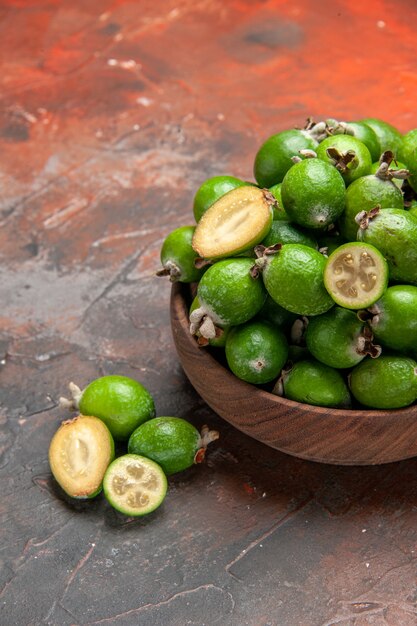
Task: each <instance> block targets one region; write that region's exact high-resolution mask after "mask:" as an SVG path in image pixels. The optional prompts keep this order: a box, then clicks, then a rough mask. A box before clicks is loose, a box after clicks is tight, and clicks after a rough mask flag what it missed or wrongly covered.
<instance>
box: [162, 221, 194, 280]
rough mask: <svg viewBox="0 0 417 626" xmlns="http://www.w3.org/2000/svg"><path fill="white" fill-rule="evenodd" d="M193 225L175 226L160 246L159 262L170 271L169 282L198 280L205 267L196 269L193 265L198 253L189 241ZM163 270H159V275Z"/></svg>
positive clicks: (191, 236) (191, 237)
mask: <svg viewBox="0 0 417 626" xmlns="http://www.w3.org/2000/svg"><path fill="white" fill-rule="evenodd" d="M194 231H195V226H181V227H180V228H176V229H175V230H173V231H172V232H171V233H169V235H168V236H167V237H166V238H165V240H164V242H163V244H162V248H161V263H162V265H163V267H164V268H166V270H168V271H169V269H170V268H171V272H170V279H171V282H176V281H179V282H181V283H194V282H198V281H199V280H200V278H201V276H202V275H203V273H204V270H205V268H203V269H197V268H196V267H195V265H194V261H195V259H197V258H198V254H197V253H196V252H195V251H194V249H193V247H192V245H191V242H192V239H193V235H194ZM177 272H178V273H177ZM163 273H164V271H162V272H161V275H162V274H163Z"/></svg>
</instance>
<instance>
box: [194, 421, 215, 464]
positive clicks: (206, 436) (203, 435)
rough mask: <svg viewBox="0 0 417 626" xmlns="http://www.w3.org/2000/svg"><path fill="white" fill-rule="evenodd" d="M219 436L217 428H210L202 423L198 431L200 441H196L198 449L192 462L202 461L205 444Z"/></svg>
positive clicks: (204, 454) (205, 448) (204, 453)
mask: <svg viewBox="0 0 417 626" xmlns="http://www.w3.org/2000/svg"><path fill="white" fill-rule="evenodd" d="M219 437H220V434H219V431H218V430H210V428H209V427H208V426H207V424H204V426H203V427H202V429H201V432H200V441H199V443H198V450H197V452H196V453H195V456H194V463H202V462H203V461H204V458H205V456H206V450H207V446H208V445H210V443H211V442H212V441H216V439H219Z"/></svg>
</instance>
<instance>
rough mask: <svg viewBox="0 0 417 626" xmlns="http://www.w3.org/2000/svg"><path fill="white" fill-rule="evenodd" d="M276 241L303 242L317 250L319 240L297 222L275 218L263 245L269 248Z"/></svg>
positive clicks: (284, 242) (283, 242)
mask: <svg viewBox="0 0 417 626" xmlns="http://www.w3.org/2000/svg"><path fill="white" fill-rule="evenodd" d="M276 243H282V244H283V245H284V244H286V243H302V244H304V245H305V246H309V247H310V248H315V249H316V250H317V241H316V240H315V239H314V238H313V237H312V236H311V235H310V234H309V233H308V232H305V231H303V230H302V229H301V228H300V227H299V226H297V225H296V224H292V223H291V222H289V221H285V220H274V221H273V222H272V225H271V228H270V231H269V233H268V234H267V236H266V237H265V239H264V240H263V241H262V245H263V246H265V247H266V248H268V247H269V246H273V245H274V244H276Z"/></svg>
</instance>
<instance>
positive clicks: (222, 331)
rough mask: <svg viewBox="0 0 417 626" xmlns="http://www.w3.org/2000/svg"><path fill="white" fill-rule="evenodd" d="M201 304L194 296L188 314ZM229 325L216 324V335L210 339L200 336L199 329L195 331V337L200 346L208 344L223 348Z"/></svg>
mask: <svg viewBox="0 0 417 626" xmlns="http://www.w3.org/2000/svg"><path fill="white" fill-rule="evenodd" d="M200 306H201V304H200V300H199V299H198V297H197V296H196V297H195V298H194V299H193V301H192V303H191V306H190V315H191V313H192V312H193V311H195V310H196V309H199V308H200ZM230 328H231V326H219V325H217V326H216V329H215V330H216V335H215V337H212V338H211V339H206V338H205V337H202V336H201V334H200V333H199V331H198V330H197V331H196V337H197V339H198V343H199V345H200V346H206V345H210V346H212V347H213V348H224V346H225V345H226V338H227V335H228V333H229V331H230Z"/></svg>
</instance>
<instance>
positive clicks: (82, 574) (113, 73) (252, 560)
mask: <svg viewBox="0 0 417 626" xmlns="http://www.w3.org/2000/svg"><path fill="white" fill-rule="evenodd" d="M416 23H417V5H416V3H415V2H413V1H412V0H408V1H407V0H400V1H398V2H388V1H382V0H380V1H378V0H372V1H368V2H350V3H348V2H342V1H341V0H340V1H334V2H330V1H328V0H325V1H323V2H320V3H319V2H309V1H308V0H298V1H294V2H284V1H278V0H275V1H269V2H268V1H265V2H262V1H259V0H255V1H250V0H247V1H246V2H245V1H243V0H242V1H230V2H225V1H224V0H222V1H220V0H194V1H191V0H178V1H174V0H153V1H152V2H150V1H146V0H138V1H136V2H132V1H127V0H126V1H125V2H123V1H110V0H102V1H101V2H98V1H96V0H89V1H88V2H87V1H85V0H84V1H81V0H73V1H72V2H59V1H58V0H49V1H48V0H45V1H44V2H41V1H37V2H36V1H31V0H20V1H19V0H14V1H12V0H3V1H2V2H1V3H0V55H1V72H0V99H1V106H0V159H1V168H0V189H1V194H0V226H1V228H0V254H1V259H2V264H1V268H0V290H1V311H0V358H1V365H0V367H1V370H0V384H1V389H0V393H1V422H0V423H1V439H0V451H1V460H0V464H1V472H2V482H3V487H2V497H1V500H0V514H1V522H0V533H1V545H2V558H3V565H4V566H3V569H2V572H1V581H0V582H1V588H2V591H1V592H0V602H1V605H0V608H1V613H0V619H1V621H2V623H3V624H7V625H8V626H9V625H10V626H11V625H12V624H13V625H14V624H17V625H29V624H30V625H32V624H33V625H35V624H36V625H38V624H53V625H55V624H57V625H59V626H65V625H67V624H68V625H70V624H91V625H92V624H109V625H110V624H111V625H113V624H114V625H115V626H116V625H117V626H119V625H120V626H121V625H128V626H130V625H132V624H140V626H156V625H161V626H185V624H191V625H193V626H202V625H203V624H205V625H207V626H212V625H214V624H219V625H221V626H228V625H233V626H245V625H248V626H287V625H288V626H296V625H300V626H333V625H336V624H337V625H338V626H368V625H369V626H371V625H373V626H375V625H377V626H386V625H388V626H415V625H416V624H417V608H416V600H417V584H416V552H415V551H416V550H417V548H416V539H417V532H416V521H417V480H416V477H417V474H416V472H417V462H416V460H415V459H414V460H410V461H407V462H402V463H396V464H392V465H387V466H381V467H368V468H366V467H364V468H346V467H345V468H342V467H331V466H324V465H318V464H314V463H308V462H305V461H301V460H298V459H295V458H291V457H288V456H285V455H284V454H280V453H278V452H276V451H274V450H271V449H269V448H267V447H265V446H263V445H261V444H260V443H257V442H255V441H253V440H250V439H249V438H248V437H245V436H244V435H242V434H241V433H239V432H237V431H236V430H234V429H233V428H232V427H230V426H228V425H227V424H226V423H225V422H223V421H222V420H221V419H220V418H218V417H217V416H215V415H214V414H213V413H212V412H211V411H210V410H209V409H208V407H207V406H206V405H205V404H204V403H203V402H202V401H201V400H200V399H199V398H198V396H197V395H196V393H195V392H194V391H193V389H192V388H191V386H190V385H189V383H188V382H187V380H186V379H185V377H184V375H183V373H182V370H181V367H180V366H179V364H178V360H177V357H176V354H175V351H174V348H173V343H172V339H171V334H170V329H169V313H168V302H169V293H170V287H169V284H168V282H166V281H164V280H163V279H157V278H155V271H156V270H157V269H158V267H159V249H160V246H161V242H162V240H163V238H164V237H165V236H166V234H167V233H168V232H169V231H170V230H171V229H172V228H174V227H176V226H180V225H183V224H186V223H192V212H191V206H192V198H193V195H194V193H195V190H196V188H197V187H198V185H199V184H200V183H201V182H202V181H203V180H204V179H205V178H207V177H208V176H211V175H214V174H222V173H230V174H234V175H236V176H240V177H243V178H245V179H249V178H251V177H252V163H253V158H254V154H255V152H256V150H257V148H258V147H259V145H260V143H261V142H262V141H263V140H264V139H265V138H266V137H268V136H269V135H270V134H272V133H274V132H277V131H278V130H281V129H285V128H287V127H292V126H294V125H299V126H302V125H303V124H304V121H305V119H306V117H308V116H313V117H314V118H316V119H321V118H322V117H325V116H330V115H331V116H336V117H340V118H345V119H358V118H361V117H368V116H378V117H382V118H384V119H386V120H387V121H389V122H391V123H393V124H396V125H397V126H398V128H399V129H400V130H401V131H404V132H405V131H407V130H408V129H410V128H413V127H415V126H417V114H416V104H415V103H416V95H417V60H416V26H415V25H416ZM116 372H117V373H121V374H126V375H129V376H133V377H135V378H137V379H138V380H140V381H141V382H142V383H143V384H145V385H146V386H147V387H148V388H149V390H150V391H151V392H152V393H153V394H154V396H155V401H156V405H157V411H158V414H159V415H164V414H167V415H179V416H184V417H186V418H187V419H190V420H191V421H192V422H193V423H195V424H196V425H197V426H199V425H201V424H202V423H204V422H206V421H207V422H209V423H210V425H212V426H214V427H216V428H218V429H219V430H220V432H221V439H220V441H219V442H218V443H217V444H214V445H213V448H212V451H211V453H210V454H209V455H208V462H207V463H206V464H205V465H204V466H203V467H198V468H195V469H192V470H190V471H188V472H185V473H184V474H182V475H178V476H176V477H174V478H172V479H171V480H170V492H169V495H168V497H167V499H166V501H165V503H164V505H163V507H162V508H161V509H159V510H158V511H157V512H155V513H154V514H152V515H151V516H149V517H148V518H146V519H143V520H136V521H133V520H131V519H128V518H123V517H121V516H119V515H117V514H116V513H115V512H114V511H112V510H111V509H110V508H109V506H108V505H107V504H106V503H105V501H104V499H103V498H101V497H99V498H98V499H97V500H95V501H94V502H89V503H80V504H73V503H72V504H71V503H67V502H66V501H65V500H64V499H63V498H62V495H61V494H60V493H58V490H57V489H56V487H55V486H54V483H53V481H52V480H51V476H50V472H49V467H48V462H47V451H48V445H49V441H50V438H51V436H52V434H53V432H54V431H55V429H56V428H57V426H58V424H59V423H60V421H61V420H62V419H64V418H65V417H67V416H68V415H67V414H66V413H65V412H64V413H63V412H62V411H60V410H59V409H58V408H57V400H58V398H59V396H60V395H63V394H64V393H65V392H66V385H67V383H68V382H69V380H74V381H75V382H76V383H78V384H79V385H81V386H82V385H85V384H87V383H88V382H89V381H90V380H91V379H92V378H94V377H96V376H98V375H102V374H106V373H116Z"/></svg>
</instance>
